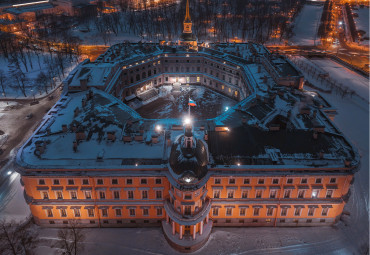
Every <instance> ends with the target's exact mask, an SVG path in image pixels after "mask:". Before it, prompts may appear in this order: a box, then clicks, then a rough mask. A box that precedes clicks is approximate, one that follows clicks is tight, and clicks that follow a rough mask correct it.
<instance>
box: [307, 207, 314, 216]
mask: <svg viewBox="0 0 370 255" xmlns="http://www.w3.org/2000/svg"><path fill="white" fill-rule="evenodd" d="M314 213H315V207H310V208H308V214H307V215H308V216H313V215H314Z"/></svg>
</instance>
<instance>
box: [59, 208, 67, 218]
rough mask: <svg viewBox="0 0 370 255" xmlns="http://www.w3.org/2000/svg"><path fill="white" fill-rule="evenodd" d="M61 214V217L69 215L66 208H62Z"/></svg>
mask: <svg viewBox="0 0 370 255" xmlns="http://www.w3.org/2000/svg"><path fill="white" fill-rule="evenodd" d="M60 216H61V217H67V211H66V209H60Z"/></svg>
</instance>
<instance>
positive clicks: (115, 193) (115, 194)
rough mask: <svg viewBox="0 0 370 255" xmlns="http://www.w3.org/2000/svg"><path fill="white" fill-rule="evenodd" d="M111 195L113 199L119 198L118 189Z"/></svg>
mask: <svg viewBox="0 0 370 255" xmlns="http://www.w3.org/2000/svg"><path fill="white" fill-rule="evenodd" d="M113 197H114V199H119V191H118V190H115V191H113Z"/></svg>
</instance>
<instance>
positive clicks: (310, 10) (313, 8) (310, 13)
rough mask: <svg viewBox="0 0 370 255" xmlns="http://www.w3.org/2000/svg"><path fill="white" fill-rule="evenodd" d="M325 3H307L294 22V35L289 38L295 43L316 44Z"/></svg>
mask: <svg viewBox="0 0 370 255" xmlns="http://www.w3.org/2000/svg"><path fill="white" fill-rule="evenodd" d="M322 10H323V5H309V4H306V5H305V6H304V7H303V9H302V10H301V12H300V13H299V14H298V17H296V19H295V22H294V28H293V32H294V34H295V35H294V36H293V37H292V38H291V39H290V40H289V41H290V42H291V43H292V44H293V45H307V46H308V45H314V44H315V40H316V44H317V43H318V42H319V40H317V38H316V36H317V30H318V29H319V25H320V19H321V14H322Z"/></svg>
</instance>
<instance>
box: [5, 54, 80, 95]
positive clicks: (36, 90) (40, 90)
mask: <svg viewBox="0 0 370 255" xmlns="http://www.w3.org/2000/svg"><path fill="white" fill-rule="evenodd" d="M30 56H31V58H30V61H29V60H27V65H28V71H27V70H26V68H25V67H24V65H23V64H22V63H21V64H20V66H21V70H22V72H23V73H24V74H25V76H26V81H25V84H26V85H25V91H26V96H27V97H28V98H33V97H35V98H38V97H43V96H45V95H46V90H45V87H43V86H42V85H41V84H38V83H36V82H35V80H36V78H37V76H38V75H39V73H40V72H41V71H42V72H44V74H48V73H50V69H49V68H48V64H47V63H45V61H44V59H45V58H49V56H47V54H45V53H44V54H41V53H40V54H39V60H38V57H37V55H35V54H33V53H30ZM30 62H32V67H31V65H30V64H29V63H30ZM64 62H65V63H64V64H65V66H64V67H65V70H64V73H66V74H68V73H69V72H71V70H72V69H73V68H74V67H75V66H76V65H77V64H78V63H76V62H72V61H69V60H67V59H66V60H65V61H64ZM39 63H40V65H39ZM57 68H58V67H57V64H54V69H57ZM0 70H3V71H4V74H5V76H6V82H5V84H6V85H5V94H6V98H17V99H21V98H25V97H24V95H23V93H22V91H21V89H20V88H19V86H18V85H17V83H16V81H15V80H14V78H13V77H12V75H11V72H10V67H9V61H8V60H7V59H6V58H4V57H3V56H0ZM53 76H54V77H55V82H56V83H57V84H59V83H60V82H61V80H60V79H59V77H58V75H57V74H54V75H53ZM61 79H63V77H61ZM47 86H48V88H47V90H48V93H50V92H51V90H52V89H54V87H53V86H52V84H48V85H47ZM3 96H4V95H3V91H2V89H1V87H0V98H3Z"/></svg>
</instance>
